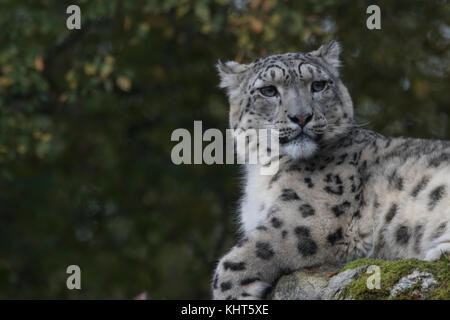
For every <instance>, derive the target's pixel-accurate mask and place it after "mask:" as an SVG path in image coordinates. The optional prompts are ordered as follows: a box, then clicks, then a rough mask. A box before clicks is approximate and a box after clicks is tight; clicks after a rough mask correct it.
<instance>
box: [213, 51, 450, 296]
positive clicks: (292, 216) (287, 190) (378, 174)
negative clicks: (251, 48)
mask: <svg viewBox="0 0 450 320" xmlns="http://www.w3.org/2000/svg"><path fill="white" fill-rule="evenodd" d="M339 52H340V48H339V44H338V43H336V42H331V43H328V44H326V45H323V46H322V47H321V48H319V49H318V50H316V51H314V52H310V53H307V54H303V53H288V54H282V55H273V56H268V57H264V58H260V59H258V60H256V61H254V62H253V63H251V64H248V65H243V64H238V63H236V62H228V63H225V64H224V63H220V62H219V64H218V69H219V73H220V76H221V86H222V87H224V88H227V92H228V96H229V101H230V108H231V109H230V124H231V126H232V127H233V128H235V129H237V130H241V131H245V130H246V129H250V128H277V129H278V130H279V132H280V143H281V146H280V151H281V161H280V168H279V171H278V173H277V174H275V175H273V176H264V175H260V173H259V170H258V166H257V165H247V170H246V171H247V172H246V175H247V176H246V188H245V195H244V197H243V199H242V202H241V212H240V217H241V224H242V231H243V237H242V239H241V240H240V241H239V242H238V244H237V245H236V246H235V247H234V248H232V249H231V250H230V251H229V252H228V253H227V254H226V255H225V256H224V257H223V258H222V259H221V260H220V261H219V263H218V265H217V269H216V271H215V274H214V277H213V281H212V287H213V296H214V298H215V299H260V298H263V297H264V292H265V290H266V289H267V288H268V287H270V285H271V284H272V283H273V281H275V280H276V279H277V278H278V277H280V275H282V274H285V273H290V272H292V271H293V270H296V269H299V268H301V267H307V266H312V265H317V264H323V263H335V262H345V261H349V260H353V259H356V258H361V257H376V258H383V259H402V258H419V259H425V260H433V259H436V258H438V257H439V256H440V254H441V252H450V221H449V220H450V165H449V164H450V142H448V141H430V140H419V139H409V138H387V137H384V136H382V135H380V134H377V133H374V132H371V131H368V130H363V129H360V128H358V127H357V126H355V125H354V123H353V106H352V102H351V98H350V96H349V94H348V92H347V89H346V88H345V86H344V85H343V84H342V82H341V80H340V79H339V73H338V70H337V67H338V64H339V60H338V59H339ZM322 80H324V81H326V83H327V85H326V88H325V89H324V90H322V91H320V92H314V93H313V92H312V91H311V83H312V81H322ZM268 85H273V86H275V87H276V88H277V91H278V93H277V95H275V96H273V97H266V96H264V95H263V94H262V93H261V90H260V88H261V87H264V86H268ZM308 113H310V114H312V116H313V118H312V120H311V121H309V122H308V123H307V124H306V126H305V127H304V129H303V132H304V134H302V135H299V132H302V129H301V127H300V126H299V125H298V124H297V123H294V122H293V121H291V119H293V118H292V116H295V115H296V114H300V115H302V114H308ZM290 117H291V118H290ZM238 152H239V150H238Z"/></svg>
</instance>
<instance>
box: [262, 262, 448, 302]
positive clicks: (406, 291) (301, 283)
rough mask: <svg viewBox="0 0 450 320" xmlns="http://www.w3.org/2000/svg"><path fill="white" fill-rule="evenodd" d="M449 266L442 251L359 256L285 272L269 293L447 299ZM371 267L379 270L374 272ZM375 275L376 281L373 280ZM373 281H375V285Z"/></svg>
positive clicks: (278, 295) (280, 296) (289, 296)
mask: <svg viewBox="0 0 450 320" xmlns="http://www.w3.org/2000/svg"><path fill="white" fill-rule="evenodd" d="M371 266H375V267H371ZM449 267H450V266H449V260H448V257H447V256H445V255H443V256H442V257H441V259H440V260H439V261H435V262H429V261H421V260H417V259H407V260H378V259H367V258H365V259H359V260H355V261H352V262H350V263H348V264H347V265H346V266H344V267H343V268H340V267H337V266H321V267H317V268H309V269H303V270H299V271H297V272H295V273H293V274H291V275H288V276H284V277H282V278H281V279H280V280H279V281H278V283H277V284H276V285H275V287H274V289H273V291H272V293H271V295H270V297H271V298H272V299H278V300H281V299H283V300H296V299H339V300H341V299H355V300H379V299H389V300H392V299H394V300H411V299H417V300H419V299H420V300H422V299H425V300H433V299H445V300H450V268H449ZM374 271H377V272H379V274H377V275H375V273H374ZM378 276H379V279H378V282H377V281H374V280H376V277H378ZM376 282H377V283H378V285H374V283H376Z"/></svg>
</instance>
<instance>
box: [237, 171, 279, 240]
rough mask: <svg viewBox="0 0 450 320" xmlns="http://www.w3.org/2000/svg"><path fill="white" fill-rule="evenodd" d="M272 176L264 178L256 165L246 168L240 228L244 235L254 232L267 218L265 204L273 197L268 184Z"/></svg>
mask: <svg viewBox="0 0 450 320" xmlns="http://www.w3.org/2000/svg"><path fill="white" fill-rule="evenodd" d="M270 179H271V176H263V175H260V173H259V168H258V167H257V166H256V165H247V166H246V179H245V190H244V196H243V198H242V200H241V205H240V227H241V231H243V232H244V234H248V233H249V232H250V231H251V230H254V229H255V228H256V227H257V226H258V225H259V224H260V223H261V222H262V221H263V220H264V219H265V218H266V216H267V210H265V209H267V208H264V206H263V203H264V202H265V200H266V201H267V200H268V197H271V195H270V194H269V193H268V192H267V183H268V180H270Z"/></svg>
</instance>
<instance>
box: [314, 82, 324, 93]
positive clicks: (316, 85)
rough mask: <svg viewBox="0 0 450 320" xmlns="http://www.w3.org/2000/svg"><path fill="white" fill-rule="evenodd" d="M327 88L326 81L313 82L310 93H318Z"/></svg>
mask: <svg viewBox="0 0 450 320" xmlns="http://www.w3.org/2000/svg"><path fill="white" fill-rule="evenodd" d="M326 86H327V82H326V81H314V82H313V83H311V91H312V92H320V91H322V90H323V89H325V87H326Z"/></svg>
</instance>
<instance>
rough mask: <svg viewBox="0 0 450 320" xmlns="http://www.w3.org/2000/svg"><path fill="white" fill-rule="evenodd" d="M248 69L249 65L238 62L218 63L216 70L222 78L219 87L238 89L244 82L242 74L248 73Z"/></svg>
mask: <svg viewBox="0 0 450 320" xmlns="http://www.w3.org/2000/svg"><path fill="white" fill-rule="evenodd" d="M248 67H249V66H248V65H246V64H240V63H239V62H236V61H228V62H222V61H221V60H219V61H217V64H216V68H217V70H218V71H219V76H220V84H219V86H220V87H221V88H228V89H229V90H233V89H235V88H237V87H238V86H239V83H240V82H241V80H242V73H243V72H245V71H247V69H248Z"/></svg>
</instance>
